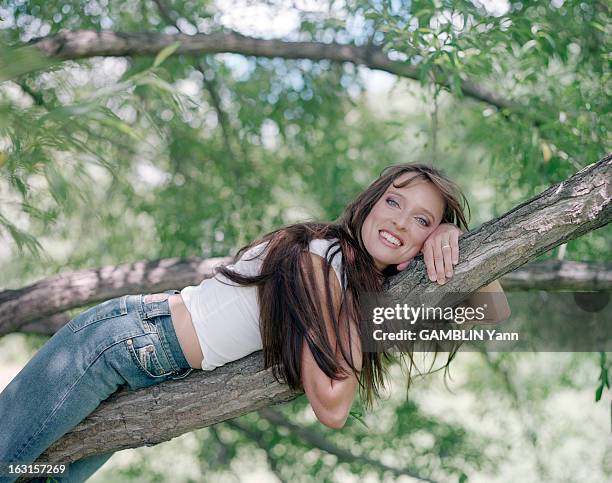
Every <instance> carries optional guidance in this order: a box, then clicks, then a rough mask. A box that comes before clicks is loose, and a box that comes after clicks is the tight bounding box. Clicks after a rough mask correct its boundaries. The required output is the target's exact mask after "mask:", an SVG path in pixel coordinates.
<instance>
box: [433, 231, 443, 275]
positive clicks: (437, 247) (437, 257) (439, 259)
mask: <svg viewBox="0 0 612 483" xmlns="http://www.w3.org/2000/svg"><path fill="white" fill-rule="evenodd" d="M433 252H434V263H435V266H436V278H437V280H438V283H439V284H441V285H442V284H444V283H446V274H445V272H444V255H443V253H442V244H441V243H440V242H439V241H437V242H435V243H434V244H433Z"/></svg>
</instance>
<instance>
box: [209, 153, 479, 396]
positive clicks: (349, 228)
mask: <svg viewBox="0 0 612 483" xmlns="http://www.w3.org/2000/svg"><path fill="white" fill-rule="evenodd" d="M407 172H414V173H416V175H415V176H414V177H412V178H410V179H409V180H406V181H405V182H404V183H402V184H401V185H395V183H394V181H395V180H396V179H397V178H398V177H399V176H401V175H402V174H404V173H407ZM417 178H422V179H426V180H428V181H430V182H432V183H433V184H434V185H435V186H436V187H437V188H438V190H439V191H440V193H441V194H442V196H443V198H444V200H445V203H446V207H445V210H444V215H443V218H442V222H443V223H454V224H456V225H457V226H458V227H460V228H464V229H467V221H466V218H465V213H464V205H465V206H468V204H467V199H466V198H465V196H464V195H463V193H462V192H461V190H460V189H459V188H458V186H457V185H456V184H455V183H454V182H453V181H452V180H450V179H449V178H448V177H447V176H446V175H445V174H443V173H442V172H441V171H439V170H437V169H435V168H433V167H431V166H428V165H425V164H417V163H409V164H399V165H394V166H390V167H388V168H385V169H384V170H383V172H382V173H381V175H380V177H379V178H377V179H376V180H375V181H374V182H373V183H372V184H370V186H368V187H367V188H366V189H365V190H364V191H363V192H361V193H360V194H359V195H358V196H357V197H356V198H355V199H354V200H353V201H352V202H351V203H350V204H349V205H348V206H347V207H346V208H345V209H344V211H343V213H342V215H341V216H340V218H339V219H338V220H337V221H336V222H334V223H314V222H306V223H298V224H293V225H288V226H285V227H282V228H280V229H278V230H275V231H273V232H271V233H268V234H267V235H265V236H264V237H262V238H260V239H259V240H256V241H254V242H253V243H251V244H249V245H247V246H245V247H243V248H241V249H240V250H239V251H238V253H237V254H236V257H235V258H234V260H235V261H237V260H238V259H240V258H241V257H242V256H243V254H244V253H245V252H246V251H247V250H249V249H250V248H252V247H254V246H256V245H259V244H261V243H264V242H267V243H268V246H267V247H266V251H267V253H266V255H265V258H264V260H263V263H262V266H261V271H260V273H259V275H255V276H246V275H243V274H240V273H238V272H235V271H233V270H231V269H230V268H228V267H220V268H218V269H217V273H220V274H222V275H224V276H225V277H227V278H228V279H229V280H231V281H232V282H234V283H237V284H240V285H256V286H257V287H258V291H257V292H258V300H259V310H260V330H261V337H262V342H263V353H264V363H265V367H266V368H268V367H271V368H272V370H273V374H274V377H275V378H276V379H277V380H283V382H285V383H286V384H288V385H289V386H290V387H292V388H294V389H298V388H300V387H301V380H300V374H301V359H302V347H303V342H304V340H306V342H307V344H308V346H309V348H310V350H311V351H312V354H313V357H314V359H315V360H316V362H317V364H318V365H319V367H320V368H321V370H322V371H323V372H324V373H325V374H326V375H327V376H328V377H330V378H336V379H338V378H345V377H347V376H348V374H347V373H346V371H344V370H342V368H341V366H340V361H338V359H337V357H336V352H335V349H334V348H333V347H332V345H331V343H330V341H329V338H328V336H327V330H326V324H325V318H324V317H321V311H322V310H326V311H327V315H328V317H329V319H330V320H332V321H333V328H334V332H335V334H336V338H337V340H338V341H343V338H344V337H346V335H341V334H348V338H349V340H348V341H347V342H348V343H340V344H338V346H339V348H340V352H341V354H342V357H343V359H344V361H345V362H346V364H347V365H348V366H349V367H350V368H351V370H352V371H353V372H354V373H355V374H356V375H357V377H358V379H359V385H360V393H361V397H362V401H363V402H364V404H365V405H366V407H369V406H371V404H372V401H373V399H374V398H376V397H378V396H379V393H380V389H381V388H384V377H385V373H386V363H387V362H388V361H389V360H390V356H389V355H388V354H386V353H376V352H364V353H363V365H362V369H361V371H360V372H358V371H357V370H356V368H355V367H354V365H353V364H352V354H351V351H350V347H351V341H350V330H348V324H350V321H356V322H357V321H359V320H360V306H361V302H360V300H361V296H362V294H365V293H368V292H370V293H372V292H381V291H382V289H383V283H384V280H385V276H387V275H391V274H393V273H394V267H388V268H387V269H386V270H385V271H384V273H383V272H380V271H379V270H378V269H377V268H376V266H375V264H374V260H373V258H372V257H371V256H370V254H369V253H368V252H367V250H366V248H365V245H364V243H363V240H362V238H361V227H362V225H363V223H364V221H365V219H366V217H367V216H368V214H369V213H370V211H371V210H372V207H373V206H374V205H375V204H376V202H377V201H378V200H379V199H380V197H381V196H382V195H383V194H384V193H385V192H386V190H387V188H388V187H389V186H390V185H391V183H394V186H395V187H396V188H402V187H404V186H406V185H408V184H409V183H411V182H412V181H413V180H415V179H417ZM468 209H469V206H468ZM314 239H336V240H335V241H333V243H331V244H330V246H329V248H328V249H327V253H326V254H325V255H326V257H325V260H324V261H323V263H324V267H325V270H324V277H325V278H324V280H325V301H324V302H325V303H321V300H319V295H318V293H317V291H316V290H314V291H313V290H309V287H313V286H314V282H313V266H312V261H311V258H310V256H309V251H308V246H309V243H310V241H311V240H314ZM339 251H340V252H341V255H342V273H341V278H342V281H343V283H344V285H345V287H346V290H345V291H344V296H343V297H342V302H341V304H340V307H339V312H338V313H336V310H334V307H333V304H332V302H331V301H332V300H333V297H332V293H331V288H330V280H329V276H330V275H329V272H330V268H331V267H330V264H329V260H330V259H332V258H333V257H334V256H336V254H337V253H338V252H339ZM396 272H397V271H396V270H395V273H396ZM357 326H360V324H357ZM343 342H344V341H343ZM347 347H348V348H349V349H348V350H347V349H346V348H347ZM451 358H452V357H449V360H448V361H447V365H448V363H450V360H451ZM410 360H411V362H412V355H411V354H410ZM408 384H410V377H409V379H408Z"/></svg>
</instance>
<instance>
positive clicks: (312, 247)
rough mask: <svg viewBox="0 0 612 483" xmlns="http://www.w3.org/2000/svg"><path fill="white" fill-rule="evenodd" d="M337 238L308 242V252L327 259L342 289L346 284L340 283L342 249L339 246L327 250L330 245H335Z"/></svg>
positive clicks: (317, 239)
mask: <svg viewBox="0 0 612 483" xmlns="http://www.w3.org/2000/svg"><path fill="white" fill-rule="evenodd" d="M337 241H339V240H338V238H328V239H324V238H315V239H313V240H311V241H310V244H309V247H308V248H309V251H310V252H311V253H316V254H317V255H319V256H320V257H321V258H327V260H328V262H329V263H330V264H331V266H332V268H333V269H334V271H335V272H336V275H337V277H338V281H340V282H341V285H342V287H344V288H346V283H342V249H341V246H340V244H339V243H338V244H337V246H335V247H333V248H331V250H330V249H329V247H330V246H331V245H333V244H334V243H336V242H337Z"/></svg>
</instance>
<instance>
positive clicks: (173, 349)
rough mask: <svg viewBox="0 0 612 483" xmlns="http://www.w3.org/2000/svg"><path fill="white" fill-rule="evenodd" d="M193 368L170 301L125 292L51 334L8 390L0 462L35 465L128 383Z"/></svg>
mask: <svg viewBox="0 0 612 483" xmlns="http://www.w3.org/2000/svg"><path fill="white" fill-rule="evenodd" d="M173 293H177V292H174V291H173ZM192 370H193V369H192V368H191V367H190V366H189V363H188V362H187V360H186V359H185V356H184V354H183V352H182V350H181V347H180V345H179V341H178V339H177V336H176V333H175V332H174V327H173V325H172V318H171V316H170V308H169V306H168V301H167V300H163V301H159V302H147V303H145V302H144V296H143V295H125V296H123V297H119V298H115V299H112V300H109V301H107V302H104V303H101V304H99V305H97V306H95V307H92V308H91V309H89V310H87V311H85V312H83V313H82V314H80V315H78V316H77V317H75V318H74V319H72V320H71V321H70V322H68V324H66V325H65V326H64V327H62V329H61V330H59V331H58V332H57V333H56V334H55V335H54V336H53V337H51V339H50V340H49V341H48V342H47V343H46V344H45V345H44V346H43V347H42V348H41V349H40V350H39V351H38V352H37V353H36V354H35V355H34V357H33V358H32V359H31V360H30V361H29V362H28V364H27V365H26V366H25V367H24V368H23V370H22V371H21V372H20V373H19V374H17V376H16V377H15V378H14V379H13V380H12V381H11V382H10V384H9V385H8V386H7V387H6V388H5V389H4V391H2V393H0V463H3V464H9V463H12V464H29V463H33V462H34V461H35V460H36V458H37V457H38V456H40V455H41V453H43V451H45V450H46V449H47V448H48V447H49V446H50V445H51V444H52V443H53V442H55V441H56V440H58V439H59V438H60V437H61V436H62V435H64V434H66V433H67V432H69V431H70V430H71V429H72V428H74V427H75V426H76V425H77V424H78V423H79V422H80V421H82V420H83V419H84V418H85V417H86V416H87V415H88V414H90V413H91V412H92V411H93V410H94V409H96V407H97V406H98V405H99V404H100V403H101V402H102V401H103V400H105V399H106V398H108V397H109V396H110V395H111V394H112V393H114V392H115V391H117V389H119V388H120V387H122V386H127V387H129V388H130V389H138V388H142V387H146V386H152V385H154V384H158V383H160V382H163V381H167V380H169V379H181V378H183V377H186V376H187V375H189V374H190V373H191V371H192ZM111 455H112V453H107V454H102V455H96V456H92V457H89V458H85V459H82V460H79V461H76V462H74V463H72V464H70V466H69V468H68V475H67V476H66V478H63V479H62V481H69V482H73V481H85V480H86V479H87V478H88V477H89V476H91V475H92V474H93V473H94V472H95V471H96V470H97V469H98V468H99V467H100V466H102V465H103V464H104V463H105V462H106V460H108V458H110V457H111ZM16 477H17V475H16V476H15V477H9V476H6V475H5V476H0V482H2V483H4V482H12V481H14V480H15V479H16ZM41 481H44V479H43V480H41Z"/></svg>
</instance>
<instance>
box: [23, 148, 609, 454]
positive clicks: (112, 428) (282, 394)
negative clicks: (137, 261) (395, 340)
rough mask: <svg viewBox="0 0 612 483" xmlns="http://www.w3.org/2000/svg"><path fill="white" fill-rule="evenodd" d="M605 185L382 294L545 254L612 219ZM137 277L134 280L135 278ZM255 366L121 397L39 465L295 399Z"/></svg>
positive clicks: (600, 175) (553, 193)
mask: <svg viewBox="0 0 612 483" xmlns="http://www.w3.org/2000/svg"><path fill="white" fill-rule="evenodd" d="M611 179H612V156H610V155H608V156H606V157H605V158H604V159H602V160H600V161H599V162H598V163H595V164H592V165H590V166H588V167H586V168H584V169H583V170H581V171H579V172H578V173H576V174H575V175H574V176H572V177H571V178H569V179H568V180H566V181H563V182H561V183H559V184H557V185H554V186H552V187H551V188H549V189H547V190H546V191H544V192H543V193H541V194H539V195H538V196H536V197H534V198H533V199H531V200H529V201H526V202H525V203H522V204H521V205H519V206H517V207H516V208H514V209H513V210H511V211H509V212H508V213H506V214H504V215H502V216H500V217H499V218H497V219H495V220H492V221H490V222H487V223H485V224H483V225H481V226H480V227H478V228H477V229H475V230H474V231H472V232H469V233H467V234H465V235H463V236H462V237H461V238H460V254H461V255H460V263H459V265H457V266H456V267H455V275H454V276H453V278H452V279H450V281H449V282H447V283H446V284H445V285H444V286H441V287H440V286H438V285H437V284H435V283H431V282H429V279H428V278H427V274H426V270H425V266H424V263H423V261H422V258H420V257H419V259H417V260H415V262H414V263H413V266H412V269H410V270H405V271H404V272H402V273H401V274H399V275H397V276H395V277H393V278H392V279H390V280H389V283H388V285H387V293H388V294H390V295H391V296H392V297H393V298H395V299H397V300H398V301H401V300H402V299H405V298H406V297H407V295H408V294H409V293H410V294H411V295H413V294H417V295H421V294H428V295H429V297H430V300H431V301H432V302H433V303H436V301H437V302H439V301H441V300H442V298H446V299H448V295H449V294H453V293H458V292H459V291H461V292H463V293H464V294H465V293H466V292H473V291H475V290H477V289H478V288H479V287H481V286H483V285H486V284H488V283H489V282H491V281H493V280H495V279H498V278H499V277H500V276H501V275H503V274H504V273H507V272H510V271H512V270H514V269H516V268H518V267H519V266H521V265H523V264H524V263H526V262H528V261H529V260H532V259H533V258H535V257H537V256H538V255H540V254H542V253H544V252H545V251H547V250H550V249H551V248H553V247H555V246H557V245H559V244H561V243H564V242H566V241H568V240H571V239H573V238H576V237H578V236H580V235H583V234H584V233H586V232H588V231H590V230H594V229H596V228H598V227H601V226H604V225H606V224H607V223H609V222H610V219H611V218H612V206H611V203H610V200H611V198H612V196H611V187H610V180H611ZM143 267H144V264H143ZM125 278H126V277H125V274H124V273H120V274H119V279H120V280H124V279H125ZM136 278H137V279H141V278H142V274H141V273H140V275H138V276H136ZM68 289H70V285H69V284H68ZM77 293H79V292H78V291H77ZM457 301H458V300H457ZM17 308H18V307H15V309H17ZM262 368H263V366H262V356H261V353H256V354H252V355H250V356H248V357H246V358H244V359H241V360H240V361H236V362H233V363H231V364H228V365H226V366H224V367H222V368H219V369H216V370H215V371H213V372H207V373H204V372H201V371H196V373H194V374H193V375H192V376H190V377H188V378H186V379H185V380H182V381H172V382H165V383H162V384H160V385H158V386H153V387H151V388H147V389H142V390H139V391H135V392H125V391H123V392H120V393H118V394H116V395H113V396H112V397H111V398H110V399H109V400H107V401H105V402H104V403H103V404H102V405H101V406H100V407H99V408H98V409H97V410H96V411H94V412H93V413H92V414H91V415H90V416H89V417H88V418H86V419H85V420H84V421H83V422H82V423H81V424H79V425H78V426H77V427H76V428H75V429H74V430H72V431H71V432H70V433H68V434H67V435H65V436H64V437H63V438H61V439H60V440H59V441H58V442H57V443H56V444H54V445H53V446H52V447H51V448H50V449H49V450H48V451H47V452H46V453H45V454H44V455H42V456H41V457H40V459H39V461H45V462H70V461H75V460H77V459H80V458H83V457H86V456H91V455H93V454H100V453H106V452H110V451H117V450H120V449H124V448H131V447H137V446H142V445H151V444H157V443H159V442H161V441H166V440H168V439H170V438H173V437H175V436H178V435H179V434H182V433H185V432H188V431H193V430H195V429H199V428H202V427H205V426H208V425H210V424H215V423H217V422H220V421H224V420H226V419H230V418H234V417H236V416H239V415H242V414H245V413H248V412H250V411H253V410H256V409H261V408H263V407H265V406H268V405H270V404H273V403H280V402H285V401H288V400H290V399H291V398H293V397H295V396H296V393H294V392H291V391H289V389H288V388H287V387H286V386H284V385H281V384H278V383H277V382H275V381H274V380H273V378H272V377H271V375H270V372H269V371H265V370H263V369H262Z"/></svg>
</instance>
